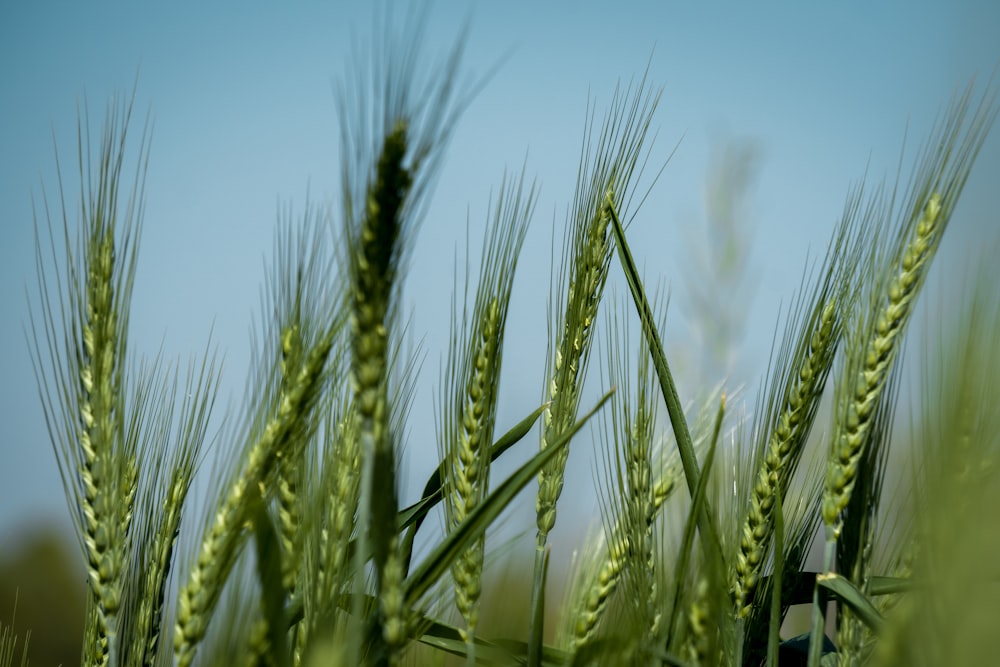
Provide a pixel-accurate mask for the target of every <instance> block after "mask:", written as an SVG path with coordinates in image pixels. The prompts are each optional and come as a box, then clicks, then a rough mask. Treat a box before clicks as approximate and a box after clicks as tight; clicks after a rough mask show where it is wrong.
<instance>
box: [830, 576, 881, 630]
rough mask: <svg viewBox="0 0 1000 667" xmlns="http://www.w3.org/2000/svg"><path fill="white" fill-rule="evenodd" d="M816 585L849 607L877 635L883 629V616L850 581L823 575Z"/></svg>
mask: <svg viewBox="0 0 1000 667" xmlns="http://www.w3.org/2000/svg"><path fill="white" fill-rule="evenodd" d="M816 585H817V586H819V587H822V588H825V589H827V590H828V591H830V592H831V593H833V595H834V597H836V598H837V599H838V600H840V601H841V602H843V603H844V604H846V605H847V606H849V607H850V608H851V610H852V611H854V613H856V614H857V615H858V618H860V619H861V620H862V621H863V622H864V624H865V625H867V626H868V627H869V628H871V629H872V631H874V632H875V633H876V634H877V633H878V632H879V631H880V630H881V629H882V625H883V623H884V619H883V618H882V614H880V613H878V610H877V609H876V608H875V606H874V605H873V604H872V603H871V601H870V600H869V599H868V598H867V597H865V594H864V593H862V592H861V591H859V590H858V588H857V587H856V586H855V585H854V584H853V583H851V581H850V580H849V579H846V578H845V577H842V576H840V575H839V574H821V575H819V576H818V577H816Z"/></svg>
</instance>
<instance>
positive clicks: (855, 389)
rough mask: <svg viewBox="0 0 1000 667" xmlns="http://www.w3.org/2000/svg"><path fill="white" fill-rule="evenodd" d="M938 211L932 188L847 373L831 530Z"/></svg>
mask: <svg viewBox="0 0 1000 667" xmlns="http://www.w3.org/2000/svg"><path fill="white" fill-rule="evenodd" d="M940 214H941V196H940V195H939V194H937V193H934V194H932V195H931V196H930V198H929V199H928V200H927V203H926V205H925V206H924V208H923V213H922V214H921V216H920V218H919V219H918V221H917V223H916V225H914V228H913V232H912V234H913V235H912V238H911V240H910V242H909V244H908V245H907V246H906V249H905V251H904V253H903V257H902V260H901V261H900V263H899V265H898V267H897V268H896V273H895V275H894V276H893V278H892V280H891V282H890V283H889V285H888V288H887V289H886V292H885V296H886V300H885V302H884V303H883V305H882V306H881V308H880V309H879V310H878V312H877V314H876V316H875V319H874V324H873V327H872V337H871V338H870V339H869V341H868V343H867V345H866V346H865V347H864V349H863V354H862V356H861V358H860V360H859V361H860V363H858V365H857V370H856V371H855V372H854V374H853V377H851V378H850V385H849V386H850V388H851V391H850V393H849V394H848V395H847V396H846V400H845V401H844V402H843V408H842V409H843V413H842V415H841V417H840V418H839V419H838V432H837V436H836V442H835V450H834V452H835V454H834V457H833V458H832V460H831V461H830V463H829V465H828V468H827V475H826V491H825V493H824V496H823V521H824V522H825V523H826V524H827V526H830V527H833V528H834V532H835V534H839V531H840V523H839V522H840V513H841V512H842V511H843V510H844V509H845V508H846V507H847V504H848V502H849V501H850V496H851V491H852V490H853V488H854V482H855V480H856V479H857V472H858V471H857V466H858V461H859V460H860V459H861V453H862V451H863V448H864V446H865V442H866V441H867V438H868V433H869V429H870V427H871V424H872V417H873V416H874V414H875V408H876V406H877V405H878V401H879V396H880V395H881V393H882V390H883V388H884V386H885V382H886V379H887V378H888V375H889V368H890V366H891V364H892V361H893V360H894V359H895V356H896V352H897V349H898V345H897V342H898V338H899V334H900V332H901V331H902V329H903V325H904V324H905V323H906V321H907V319H908V317H909V315H910V311H911V308H912V301H913V297H914V296H915V294H916V291H917V288H918V287H919V285H920V284H921V282H922V278H923V275H924V272H925V270H926V267H927V264H928V260H929V259H930V257H931V256H932V255H933V252H934V250H935V249H936V246H937V242H938V240H939V239H940V231H941V229H940V226H939V222H940Z"/></svg>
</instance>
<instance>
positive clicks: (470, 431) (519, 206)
mask: <svg viewBox="0 0 1000 667" xmlns="http://www.w3.org/2000/svg"><path fill="white" fill-rule="evenodd" d="M533 204H534V187H533V186H529V187H528V188H527V189H526V188H525V179H524V174H523V172H522V175H521V177H520V179H519V180H518V181H516V182H510V181H509V180H508V178H507V176H506V175H505V176H504V179H503V183H502V185H501V188H500V193H499V196H498V197H497V201H496V204H495V206H492V207H491V208H493V211H491V214H490V224H489V226H488V228H487V233H486V235H485V238H484V240H483V249H482V259H481V261H480V266H481V269H480V275H479V281H478V287H477V289H476V294H475V299H474V301H473V303H472V309H471V313H469V312H468V297H467V296H466V297H465V303H463V304H462V305H461V312H460V311H459V306H458V305H457V304H454V303H453V306H452V310H453V318H452V322H453V326H452V333H451V341H452V344H451V346H450V347H449V353H448V363H447V369H446V371H445V381H444V389H443V392H442V403H443V406H444V410H443V411H442V412H443V414H442V422H441V424H439V427H438V438H439V442H440V449H441V458H442V460H443V461H445V462H447V465H446V472H447V474H446V475H445V478H444V489H443V491H444V510H445V517H446V520H447V527H448V530H449V532H450V531H452V530H454V529H455V528H456V527H458V526H459V525H460V524H461V523H462V522H463V521H465V519H466V517H467V516H468V515H469V514H470V513H471V512H472V511H473V510H474V509H475V508H476V507H477V506H478V505H479V504H480V503H481V502H482V500H483V499H484V498H485V497H486V493H487V491H488V490H489V474H490V457H491V453H490V444H491V443H492V442H493V432H494V426H495V422H496V406H497V398H498V392H499V383H500V369H501V366H502V361H503V357H502V354H503V335H504V330H505V324H506V320H507V309H508V304H509V303H510V295H511V288H512V286H513V280H514V275H515V270H516V267H517V257H518V255H519V254H520V250H521V247H522V245H523V243H524V237H525V233H526V232H527V224H528V220H529V218H530V216H531V211H532V207H533ZM467 273H468V271H467ZM468 289H469V280H468V276H466V280H465V291H466V293H467V292H468ZM483 555H484V539H483V538H482V537H480V538H479V539H478V540H476V541H475V543H474V544H473V545H472V547H470V548H469V549H468V550H466V551H465V552H463V553H462V554H461V555H460V556H459V557H458V559H457V560H456V561H455V563H454V564H453V566H452V577H453V579H454V583H455V586H454V589H455V604H456V606H457V607H458V610H459V612H460V613H461V615H462V618H463V620H464V621H465V627H464V628H460V629H459V632H460V634H461V635H462V639H463V641H465V642H466V645H467V650H468V653H469V661H470V663H471V662H474V660H475V642H474V636H475V632H476V626H477V624H478V619H479V597H480V593H481V589H482V569H483Z"/></svg>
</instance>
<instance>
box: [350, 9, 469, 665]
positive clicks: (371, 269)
mask: <svg viewBox="0 0 1000 667" xmlns="http://www.w3.org/2000/svg"><path fill="white" fill-rule="evenodd" d="M406 19H407V20H406V23H405V28H404V29H403V32H402V34H397V33H396V32H395V31H394V30H393V28H394V26H393V24H392V21H391V20H390V19H388V18H385V19H384V25H381V26H379V27H378V29H377V30H376V35H375V43H374V44H373V46H372V50H371V55H370V61H371V65H370V66H364V67H361V68H360V71H356V72H351V73H349V75H348V78H347V79H346V80H345V85H344V87H343V89H342V91H341V94H340V97H339V100H338V102H339V104H340V111H341V118H340V127H341V139H342V141H341V163H342V166H343V168H342V178H343V183H342V196H343V200H344V202H343V203H344V220H343V222H344V230H345V235H346V238H347V257H346V258H345V259H346V263H345V264H346V269H347V275H346V281H345V283H346V284H347V285H349V288H348V289H349V295H348V300H349V310H350V326H351V344H350V345H351V362H350V373H351V385H352V391H353V403H354V409H355V410H356V411H357V416H358V436H359V439H360V448H361V454H362V479H361V507H360V509H361V516H360V519H359V523H360V525H361V530H362V537H363V539H364V540H365V541H367V542H368V544H369V545H370V547H371V553H372V554H373V562H374V566H375V568H374V573H375V585H376V597H377V599H378V601H379V605H380V619H379V620H380V626H381V628H382V633H381V634H382V636H381V637H378V638H370V639H373V640H375V641H376V643H379V644H381V646H377V647H376V650H375V657H374V659H375V660H376V661H378V662H381V661H383V660H387V661H388V662H389V663H394V662H396V661H398V659H399V656H400V650H401V648H402V645H403V644H404V643H405V640H406V634H407V633H406V627H407V623H408V621H407V619H406V618H404V617H403V616H404V615H406V614H407V613H408V611H407V610H405V609H403V608H402V607H401V604H402V599H403V595H402V589H401V586H402V576H403V563H402V560H401V557H400V554H399V553H398V549H397V547H398V540H397V532H398V531H397V526H396V525H395V521H396V513H397V511H398V500H397V496H396V493H397V490H396V484H397V482H396V473H395V467H396V456H397V450H396V445H395V443H394V442H393V438H392V437H391V433H390V425H389V416H390V413H391V411H392V406H391V405H390V403H389V394H390V390H389V375H388V369H389V359H390V356H391V354H392V352H391V350H390V344H391V343H392V342H393V335H394V320H395V303H396V300H397V292H398V289H399V284H400V279H401V277H402V275H401V274H402V272H403V270H404V269H405V266H406V262H407V259H408V254H409V252H410V249H411V246H412V237H413V234H414V233H415V231H416V227H417V225H418V224H419V222H420V219H421V215H422V210H423V206H424V205H425V202H426V195H427V192H428V186H429V184H430V183H431V181H432V180H433V177H434V175H435V173H436V166H437V164H438V162H439V160H440V156H441V151H442V149H443V148H444V146H445V145H446V144H447V140H448V138H449V136H450V133H451V131H452V130H453V128H454V125H455V120H456V118H457V115H458V113H459V112H460V111H461V109H462V106H463V104H464V100H463V99H462V96H461V95H459V94H458V93H457V91H456V72H457V68H458V64H459V60H460V55H461V52H462V43H461V42H459V43H458V44H457V45H456V47H455V48H454V49H453V50H452V52H451V53H450V55H449V56H448V57H447V58H446V60H445V62H444V63H443V65H442V66H440V67H439V68H437V70H436V71H435V72H434V73H433V74H431V75H430V76H428V77H422V76H418V73H419V69H418V66H419V65H420V64H421V61H422V59H421V54H420V47H421V37H422V36H423V27H424V22H425V21H426V16H424V15H421V14H420V9H419V7H417V6H414V7H413V8H412V9H411V11H410V12H409V13H408V15H407V17H406ZM361 57H362V58H366V57H367V56H364V55H362V56H361ZM365 552H366V550H365V549H361V550H358V551H357V553H358V554H360V553H365ZM358 558H360V556H358ZM360 565H361V563H360V562H357V563H356V567H355V569H357V570H360ZM387 574H388V575H389V576H387ZM355 611H356V612H359V611H360V609H357V608H356V609H355Z"/></svg>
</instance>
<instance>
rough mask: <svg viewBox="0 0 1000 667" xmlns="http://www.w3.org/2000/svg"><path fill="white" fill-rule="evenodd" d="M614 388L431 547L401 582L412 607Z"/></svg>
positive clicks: (600, 405) (563, 445)
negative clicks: (403, 582)
mask: <svg viewBox="0 0 1000 667" xmlns="http://www.w3.org/2000/svg"><path fill="white" fill-rule="evenodd" d="M613 391H614V390H612V391H609V392H608V393H607V394H605V395H604V396H603V397H602V398H601V400H600V401H599V402H598V403H597V405H596V406H594V408H593V409H592V410H591V411H590V412H588V413H587V414H586V415H584V417H583V418H582V419H580V420H579V421H577V422H576V424H574V425H573V427H572V428H571V429H569V431H567V432H566V433H565V434H563V435H562V436H561V437H560V438H559V439H558V440H557V441H556V442H554V443H553V444H552V446H551V447H548V448H546V449H544V450H542V451H540V452H539V453H538V454H536V455H535V456H533V457H532V458H531V459H530V460H529V461H528V462H527V463H525V464H524V465H523V466H521V467H520V468H519V469H518V470H517V472H515V473H514V474H513V475H511V476H510V477H508V478H507V479H506V480H504V482H503V483H502V484H500V486H498V487H497V488H496V490H495V491H493V492H492V493H491V494H490V495H489V496H488V497H487V498H486V500H484V501H483V503H482V505H479V506H478V507H476V509H475V510H473V512H472V513H471V514H469V516H468V517H467V518H466V520H465V521H463V522H462V523H461V524H459V526H458V527H457V528H456V529H455V530H454V532H452V534H451V535H449V536H448V538H447V539H445V540H444V541H443V542H441V543H440V544H439V545H438V546H437V547H436V548H435V549H434V551H432V552H431V554H430V555H429V556H428V557H427V558H426V559H425V560H424V561H423V562H422V563H421V564H420V565H419V566H418V567H417V568H416V569H415V570H414V571H413V573H412V574H410V576H409V577H407V579H406V582H405V584H404V588H405V591H406V593H405V596H406V605H407V607H410V608H412V607H413V606H415V605H416V603H417V601H418V600H419V599H420V596H422V595H423V594H424V593H426V592H427V590H428V589H429V588H430V587H431V586H432V585H433V584H434V582H435V581H437V580H438V579H439V578H440V577H441V575H443V574H444V573H445V572H447V571H448V569H449V568H450V567H451V564H452V562H454V560H455V558H457V557H458V555H459V554H460V553H461V552H462V551H464V550H465V549H467V548H468V547H469V545H470V544H472V542H473V541H474V540H475V539H476V538H478V537H479V536H480V535H482V534H483V533H484V532H485V531H486V529H487V528H488V527H489V525H490V524H491V523H492V522H493V521H494V520H495V519H496V518H497V516H499V515H500V512H502V511H503V510H504V509H505V508H506V507H507V506H508V505H509V504H510V502H511V501H512V500H513V499H514V496H516V495H517V494H518V493H519V492H520V491H521V489H523V488H524V487H525V486H526V485H527V484H528V482H530V481H531V480H532V479H533V478H534V476H535V475H536V474H538V471H539V470H541V469H542V467H543V466H544V465H545V464H546V463H548V462H549V461H550V460H551V459H552V457H553V456H555V454H557V453H558V451H559V450H561V449H562V448H563V447H566V446H567V445H568V444H569V441H570V439H571V438H572V437H573V436H574V435H575V434H576V432H577V431H579V430H580V428H581V427H582V426H583V425H584V424H585V423H586V422H587V420H589V419H590V418H591V417H592V416H593V415H594V414H595V413H596V412H597V411H598V410H599V409H600V408H601V407H602V406H603V405H604V404H605V403H606V402H607V401H608V399H609V398H611V394H612V392H613Z"/></svg>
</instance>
